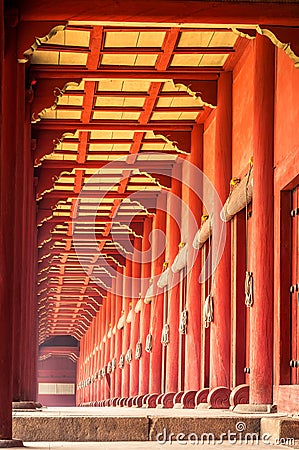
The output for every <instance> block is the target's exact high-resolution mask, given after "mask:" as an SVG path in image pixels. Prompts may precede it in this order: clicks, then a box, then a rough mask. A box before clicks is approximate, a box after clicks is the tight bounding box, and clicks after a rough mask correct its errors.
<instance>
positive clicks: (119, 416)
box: [13, 408, 299, 444]
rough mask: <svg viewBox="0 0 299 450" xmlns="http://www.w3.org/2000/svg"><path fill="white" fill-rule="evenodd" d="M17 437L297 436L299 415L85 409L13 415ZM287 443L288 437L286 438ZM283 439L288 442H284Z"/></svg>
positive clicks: (168, 438)
mask: <svg viewBox="0 0 299 450" xmlns="http://www.w3.org/2000/svg"><path fill="white" fill-rule="evenodd" d="M13 436H14V438H16V439H22V440H23V441H27V442H28V441H29V442H38V441H39V442H40V441H48V442H49V441H52V442H53V441H57V442H61V441H64V442H109V441H110V442H116V441H120V442H121V441H160V442H161V443H163V442H164V441H165V442H171V441H175V440H185V439H187V440H192V439H193V440H198V441H199V442H208V441H210V442H211V443H212V442H216V443H220V441H226V442H234V443H237V442H236V441H238V440H239V441H245V440H247V441H248V443H252V442H253V443H255V442H256V441H257V440H258V439H264V440H265V443H266V444H268V441H269V443H270V442H271V443H272V442H273V441H274V440H276V442H279V439H281V440H287V439H294V440H295V439H299V418H298V419H292V418H288V417H285V416H279V415H277V414H276V415H273V416H272V415H271V417H269V416H268V417H266V416H261V415H253V414H250V415H245V414H242V415H239V414H238V415H236V414H234V413H232V412H230V411H222V410H218V411H215V410H214V411H211V410H210V411H209V410H205V411H199V410H161V409H159V410H156V409H151V410H146V411H145V410H140V409H134V410H132V409H130V408H96V409H95V410H94V409H93V408H84V410H83V409H81V410H78V412H77V413H75V410H74V411H73V412H72V411H70V412H69V413H66V412H60V413H59V412H55V411H51V410H48V411H47V410H45V411H36V412H34V413H33V412H32V413H22V412H17V413H14V415H13ZM288 442H289V441H288ZM282 443H284V441H282Z"/></svg>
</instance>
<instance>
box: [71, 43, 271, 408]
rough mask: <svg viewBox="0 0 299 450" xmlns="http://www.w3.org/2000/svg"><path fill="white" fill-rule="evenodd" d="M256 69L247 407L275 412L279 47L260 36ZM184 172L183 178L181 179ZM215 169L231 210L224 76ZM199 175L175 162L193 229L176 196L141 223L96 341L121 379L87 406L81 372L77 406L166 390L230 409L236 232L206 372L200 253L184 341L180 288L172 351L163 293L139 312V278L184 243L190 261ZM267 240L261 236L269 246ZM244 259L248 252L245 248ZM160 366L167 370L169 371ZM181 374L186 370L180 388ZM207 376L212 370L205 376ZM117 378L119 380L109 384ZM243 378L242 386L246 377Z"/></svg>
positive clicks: (172, 311)
mask: <svg viewBox="0 0 299 450" xmlns="http://www.w3.org/2000/svg"><path fill="white" fill-rule="evenodd" d="M255 66H256V72H255V73H256V75H255V80H254V92H255V97H254V106H255V111H256V114H257V115H256V118H255V124H254V143H255V145H254V151H253V157H254V176H255V178H254V180H255V181H254V199H253V214H252V221H253V241H254V252H253V254H254V260H253V261H251V265H252V271H253V273H254V305H253V307H252V308H251V309H250V316H251V317H250V330H251V331H250V355H251V363H250V365H251V374H250V403H251V404H254V405H265V404H266V405H270V404H271V403H272V364H271V361H272V356H273V355H272V350H271V349H272V337H273V330H272V318H273V295H272V294H273V292H272V290H271V289H273V288H271V286H273V283H272V281H273V255H272V252H271V251H269V248H270V247H269V246H268V247H266V246H265V245H264V242H265V241H266V240H268V241H269V239H270V240H272V239H273V223H272V221H271V220H269V218H271V217H272V213H273V211H272V202H273V95H274V94H273V92H274V48H273V46H272V44H271V43H270V42H269V41H268V40H267V39H266V38H264V37H262V36H258V37H257V38H256V41H255ZM203 133H204V128H203V126H202V125H195V126H194V129H193V131H192V136H191V152H190V155H189V156H188V159H189V161H190V162H191V163H192V165H193V166H194V167H196V168H197V169H201V170H202V169H203V170H204V164H203V154H204V148H203ZM175 171H176V172H175ZM180 171H182V175H181V174H180ZM214 171H215V188H216V191H217V194H218V196H219V197H220V200H221V201H222V202H224V201H225V200H226V198H227V196H228V194H229V188H230V179H231V177H232V74H231V73H223V74H221V76H220V78H219V81H218V106H217V110H216V136H215V166H214ZM196 177H197V172H196V170H188V169H186V168H185V167H184V163H182V164H180V163H177V164H176V166H175V169H174V172H173V179H172V188H171V194H174V195H176V196H177V198H178V199H182V201H183V202H185V203H186V204H187V207H188V208H189V210H190V212H191V214H193V216H194V218H195V219H194V221H193V222H192V220H186V219H185V217H184V209H183V208H180V207H179V206H177V204H176V201H175V199H174V198H173V197H171V195H168V196H167V194H165V193H163V192H162V193H161V194H160V195H159V197H158V201H157V208H156V214H155V216H154V218H153V219H152V218H150V217H149V218H147V219H146V221H145V223H144V230H143V239H142V240H141V239H140V238H135V243H134V252H133V258H132V260H130V259H127V261H126V265H125V268H124V270H123V273H124V275H125V276H126V278H125V279H124V281H123V291H122V295H119V292H120V291H118V295H115V294H113V293H111V294H108V296H107V299H106V300H105V301H104V306H103V307H102V310H101V312H102V317H101V312H100V313H99V314H98V319H97V320H100V321H101V320H102V322H101V325H100V326H101V330H102V333H101V334H100V335H98V337H99V338H103V336H106V342H103V341H102V343H101V345H102V349H101V350H99V351H101V352H102V353H103V351H104V350H103V347H106V348H107V346H110V347H109V348H110V353H109V358H110V360H111V358H113V357H116V361H117V367H116V369H115V373H114V374H113V375H110V374H108V375H107V374H106V375H105V377H104V378H101V380H100V382H103V383H104V386H105V387H104V388H103V389H98V390H97V393H98V395H97V396H96V397H93V398H90V397H89V398H86V396H83V397H82V395H81V394H80V392H81V390H82V387H81V385H82V382H83V384H84V382H86V380H84V376H83V377H82V376H81V375H82V374H83V372H82V370H79V375H80V376H79V382H81V384H80V385H79V387H80V389H79V400H78V402H79V403H86V402H87V403H88V402H92V401H95V400H96V401H102V400H107V399H108V398H115V397H117V398H121V397H122V398H132V397H137V396H142V395H146V394H160V393H163V392H164V391H166V392H168V393H176V392H178V391H180V390H181V389H183V390H184V391H185V392H191V391H192V392H196V391H201V390H202V391H204V393H205V396H203V397H202V398H203V399H204V398H205V401H207V402H208V403H209V404H210V405H211V406H212V407H213V406H214V407H219V405H220V406H226V407H227V406H229V403H227V402H229V395H230V393H231V388H232V387H234V386H232V384H233V376H232V367H231V358H232V356H231V353H232V351H233V350H232V347H231V346H232V333H233V329H232V321H231V270H232V269H231V261H232V254H231V234H230V233H231V224H226V242H225V245H224V252H223V255H222V257H221V259H220V262H219V264H218V266H217V269H216V271H215V274H214V280H213V297H214V320H213V322H212V323H211V325H210V330H209V334H210V338H209V339H210V348H209V349H208V348H206V351H209V361H210V363H209V367H208V369H207V368H206V362H207V359H206V355H204V354H203V349H204V345H203V343H202V336H204V335H203V331H202V330H203V319H202V307H203V302H204V298H203V297H202V294H203V292H206V291H204V290H203V289H202V286H201V285H200V284H199V282H198V279H199V275H200V272H201V269H202V263H201V261H202V255H201V252H199V254H198V255H194V254H193V257H195V258H196V260H195V263H194V265H193V266H192V269H191V270H187V275H186V286H187V287H186V307H187V310H188V313H189V315H188V328H187V330H188V331H187V334H186V337H185V339H184V340H180V339H181V338H180V336H179V333H178V327H179V314H180V308H181V305H180V284H178V285H177V286H175V287H173V288H172V289H170V291H169V293H168V299H169V302H168V311H167V322H168V324H169V325H170V331H169V335H170V341H169V343H168V345H167V348H166V350H164V351H163V350H162V349H163V347H162V344H161V334H162V327H163V301H164V298H165V297H164V293H163V292H161V291H160V292H158V293H157V295H155V296H154V298H153V300H152V303H151V304H143V305H142V310H141V313H136V312H135V311H134V309H135V306H136V302H137V298H138V294H139V292H140V293H141V297H142V298H143V297H144V295H145V291H146V289H147V287H148V286H145V285H143V284H144V282H143V281H140V277H141V280H144V279H145V278H146V279H148V278H149V277H150V276H151V277H157V276H158V275H159V274H161V272H162V268H163V262H164V260H166V261H167V263H168V264H169V265H171V264H172V263H173V260H174V258H175V256H176V254H177V251H178V244H179V242H180V241H181V240H182V241H183V242H184V243H187V244H188V246H189V248H190V250H189V251H190V254H192V250H191V248H192V240H193V237H194V234H195V232H196V230H197V228H198V227H199V226H200V219H201V215H202V211H203V203H202V199H201V198H199V197H198V195H197V194H196V193H195V192H194V191H193V189H192V186H194V185H196V184H198V183H201V182H202V180H201V179H200V177H199V178H198V179H196ZM181 180H182V182H181ZM188 185H189V186H190V187H188ZM199 190H200V189H199ZM167 197H168V198H167ZM219 212H220V211H215V212H214V213H215V214H219ZM216 222H217V221H216ZM218 226H219V225H218ZM216 227H217V224H216ZM157 230H160V231H163V232H164V233H166V237H167V238H166V242H167V243H166V250H165V249H164V250H163V251H160V248H159V247H160V244H161V236H159V237H158V234H157V232H156V231H157ZM152 231H153V236H152V245H151V252H152V254H151V258H150V260H149V259H148V254H147V255H146V258H145V256H143V255H145V252H146V251H147V250H148V249H149V248H150V244H149V236H150V233H151V232H152ZM216 236H217V230H216ZM261 236H264V238H263V239H262V238H261ZM214 239H215V238H214ZM240 242H241V240H240ZM271 248H272V247H271ZM140 251H141V254H140V253H139V252H140ZM241 251H243V250H242V249H241ZM140 255H141V256H140ZM213 257H215V255H213ZM190 260H191V257H189V259H188V264H189V263H190V264H191V262H190ZM120 276H121V272H120ZM172 276H173V278H175V277H178V276H179V275H177V274H172ZM265 279H267V280H269V283H268V284H269V285H268V287H267V289H264V280H265ZM115 283H118V284H119V283H120V280H119V279H118V278H116V280H115ZM105 304H106V306H105ZM112 304H113V306H111V305H112ZM121 304H122V309H123V310H124V314H125V317H127V315H128V314H129V311H130V309H131V308H132V309H133V311H132V321H131V322H130V323H125V325H124V327H123V329H121V330H117V331H116V335H115V336H114V337H112V338H111V343H110V342H108V339H107V333H108V331H109V323H111V326H112V327H113V326H114V325H115V323H116V319H117V318H118V317H119V315H120V307H121V306H120V305H121ZM111 312H112V314H111ZM164 320H165V317H164ZM149 333H150V334H151V335H152V349H151V351H150V352H149V353H148V352H145V349H144V347H145V341H146V337H147V335H148V334H149ZM205 333H206V332H205ZM90 336H91V335H90V332H88V333H87V335H86V336H85V337H84V339H83V341H85V340H86V339H90ZM205 339H206V338H205ZM139 340H140V341H141V343H142V355H141V358H140V359H135V348H136V344H137V341H139ZM182 342H183V344H182ZM94 344H95V342H94ZM182 345H183V347H184V352H183V353H184V354H185V355H187V356H185V358H184V359H185V360H184V361H182V359H181V358H182V354H183V353H182V348H181V346H182ZM98 347H99V346H98V345H97V348H98ZM83 348H84V349H85V348H86V349H87V350H88V351H89V352H90V351H92V349H91V348H90V347H89V346H86V345H84V346H83ZM129 349H131V351H132V360H131V361H130V362H125V363H124V367H123V368H120V367H118V363H119V357H120V352H122V354H123V355H126V354H127V352H128V350H129ZM107 355H108V353H106V358H105V359H104V360H103V361H102V362H103V365H107V363H108V359H109V358H108V359H107ZM162 355H163V358H162ZM164 356H165V358H164ZM86 358H87V359H86ZM88 358H89V356H88V355H86V354H83V353H82V346H81V360H80V364H83V365H84V364H85V365H86V364H87V363H86V361H88ZM163 361H166V363H165V364H164V363H163ZM98 369H99V367H98ZM206 370H208V372H207V373H206ZM181 371H183V372H184V377H183V383H182V378H181ZM203 371H205V373H204V374H203ZM84 373H85V374H87V375H88V374H89V375H90V370H87V372H86V368H85V372H84ZM164 377H166V378H165V383H162V381H163V380H164ZM237 379H238V380H242V374H239V373H238V376H237ZM109 380H110V381H109ZM111 380H113V382H112V383H111ZM207 380H208V381H207ZM243 380H245V377H244V376H243ZM98 381H99V380H97V382H98ZM109 383H110V384H109ZM111 386H112V388H111ZM83 389H84V388H83ZM110 404H112V403H110Z"/></svg>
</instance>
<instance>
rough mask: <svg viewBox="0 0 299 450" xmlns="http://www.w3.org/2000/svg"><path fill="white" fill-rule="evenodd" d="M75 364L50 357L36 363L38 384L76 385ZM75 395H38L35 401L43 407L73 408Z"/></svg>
mask: <svg viewBox="0 0 299 450" xmlns="http://www.w3.org/2000/svg"><path fill="white" fill-rule="evenodd" d="M76 370H77V364H76V363H74V362H73V361H71V360H70V359H68V358H66V357H61V356H52V357H50V358H48V359H46V360H43V361H38V372H37V373H38V383H74V384H76ZM75 398H76V395H75V394H74V395H57V394H56V395H49V394H47V395H45V394H43V395H42V394H38V398H37V401H38V402H40V403H42V405H44V406H75V404H76V400H75Z"/></svg>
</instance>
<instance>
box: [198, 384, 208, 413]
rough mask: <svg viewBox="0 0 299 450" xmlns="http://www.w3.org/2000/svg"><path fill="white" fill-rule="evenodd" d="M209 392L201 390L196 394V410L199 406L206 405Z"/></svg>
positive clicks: (206, 389) (204, 389)
mask: <svg viewBox="0 0 299 450" xmlns="http://www.w3.org/2000/svg"><path fill="white" fill-rule="evenodd" d="M209 392H210V390H209V388H203V389H200V391H198V392H197V394H196V396H195V408H198V407H199V406H200V405H207V403H208V395H209Z"/></svg>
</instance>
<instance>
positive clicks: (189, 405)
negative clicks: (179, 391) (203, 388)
mask: <svg viewBox="0 0 299 450" xmlns="http://www.w3.org/2000/svg"><path fill="white" fill-rule="evenodd" d="M197 392H198V391H186V392H184V394H183V396H182V400H181V402H182V404H183V409H194V408H195V398H196V395H197Z"/></svg>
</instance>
